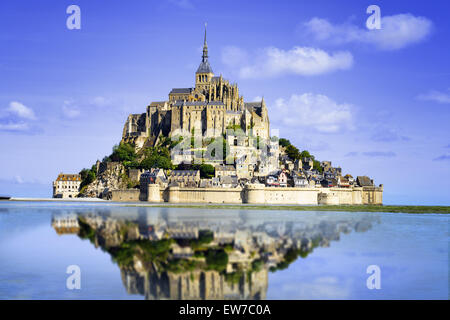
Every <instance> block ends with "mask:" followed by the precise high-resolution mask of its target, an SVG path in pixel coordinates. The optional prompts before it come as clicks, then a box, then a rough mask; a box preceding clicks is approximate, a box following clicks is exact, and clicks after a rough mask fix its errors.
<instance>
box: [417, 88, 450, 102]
mask: <svg viewBox="0 0 450 320" xmlns="http://www.w3.org/2000/svg"><path fill="white" fill-rule="evenodd" d="M417 98H418V99H419V100H424V101H434V102H437V103H450V90H448V91H447V92H440V91H436V90H432V91H430V92H428V93H425V94H420V95H419V96H418V97H417Z"/></svg>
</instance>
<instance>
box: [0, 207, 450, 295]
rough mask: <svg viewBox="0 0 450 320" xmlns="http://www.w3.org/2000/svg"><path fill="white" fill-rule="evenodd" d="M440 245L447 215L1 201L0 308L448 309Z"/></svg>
mask: <svg viewBox="0 0 450 320" xmlns="http://www.w3.org/2000/svg"><path fill="white" fill-rule="evenodd" d="M448 244H449V233H448V218H447V216H446V215H434V214H427V215H415V214H389V213H357V212H348V213H346V212H295V211H278V212H275V211H258V210H220V209H215V210H210V209H208V210H206V209H189V208H168V207H165V208H156V207H147V208H143V207H123V206H120V205H105V204H82V203H45V202H43V203H36V202H34V203H26V202H17V203H15V202H3V203H0V299H448V288H449V279H448V270H449V259H448ZM70 265H76V266H78V267H79V268H80V271H81V275H80V278H79V279H80V285H81V289H79V290H77V289H74V290H70V289H68V287H67V279H68V278H69V277H71V274H68V273H66V271H67V267H68V266H70ZM370 265H376V266H378V267H379V268H380V271H381V274H380V285H381V288H380V289H372V290H369V289H368V288H367V284H366V282H367V278H368V277H369V276H370V274H367V272H366V270H367V267H368V266H370Z"/></svg>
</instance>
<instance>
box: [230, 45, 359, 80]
mask: <svg viewBox="0 0 450 320" xmlns="http://www.w3.org/2000/svg"><path fill="white" fill-rule="evenodd" d="M222 62H223V63H224V64H226V65H228V66H230V67H232V68H234V69H236V70H237V71H238V73H239V75H240V76H241V77H242V78H270V77H276V76H280V75H284V74H297V75H303V76H313V75H319V74H324V73H329V72H333V71H336V70H346V69H349V68H351V67H352V65H353V56H352V54H351V53H350V52H348V51H339V52H335V53H328V52H326V51H324V50H321V49H317V48H311V47H294V48H292V49H290V50H283V49H279V48H276V47H268V48H264V49H261V50H258V51H257V52H256V53H255V55H254V56H251V55H250V54H249V53H247V52H246V51H245V50H243V49H240V48H237V47H226V48H225V49H224V50H223V52H222Z"/></svg>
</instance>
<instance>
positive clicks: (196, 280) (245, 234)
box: [52, 208, 376, 300]
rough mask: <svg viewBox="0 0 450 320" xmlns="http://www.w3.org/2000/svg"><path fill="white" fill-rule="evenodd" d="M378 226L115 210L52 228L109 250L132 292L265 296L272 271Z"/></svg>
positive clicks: (348, 220) (254, 214) (275, 215)
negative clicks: (353, 232)
mask: <svg viewBox="0 0 450 320" xmlns="http://www.w3.org/2000/svg"><path fill="white" fill-rule="evenodd" d="M374 222H376V221H375V218H374V217H373V216H368V215H361V214H355V215H350V216H345V217H343V216H342V215H336V214H333V213H323V212H322V213H319V212H318V213H311V212H308V213H306V212H305V213H295V214H293V213H291V212H286V213H283V212H269V211H263V212H261V211H251V210H250V211H248V210H247V211H237V210H236V211H235V210H223V211H219V210H217V211H207V210H194V209H176V210H174V209H173V208H171V209H168V208H132V209H131V212H130V208H126V210H124V209H123V208H108V209H106V210H105V209H103V210H96V211H94V212H89V213H88V212H85V211H80V212H70V213H67V214H57V215H54V216H53V219H52V226H53V228H54V229H55V231H56V232H57V233H58V234H60V235H62V234H76V235H78V237H80V238H81V239H87V240H89V241H90V242H91V243H92V244H93V245H94V246H95V247H98V248H101V250H103V251H105V252H107V253H108V254H109V255H110V256H111V259H112V260H113V261H114V262H115V263H116V264H117V265H118V266H119V268H120V270H121V275H122V282H123V284H124V286H125V288H126V290H127V292H128V293H129V294H140V295H143V296H144V297H145V298H146V299H177V300H178V299H265V298H266V292H267V288H268V278H269V272H277V271H279V270H284V269H287V268H288V267H289V265H290V264H291V263H293V262H294V261H296V260H297V259H303V258H307V256H308V255H310V254H311V253H312V252H313V251H314V249H315V248H317V247H327V246H329V245H330V242H332V241H338V240H339V238H340V235H341V233H344V234H345V233H349V232H351V231H356V232H364V231H367V230H369V229H370V228H371V227H372V225H373V223H374Z"/></svg>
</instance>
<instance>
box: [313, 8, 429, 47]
mask: <svg viewBox="0 0 450 320" xmlns="http://www.w3.org/2000/svg"><path fill="white" fill-rule="evenodd" d="M304 26H305V27H306V32H307V34H310V35H312V36H313V37H314V38H315V39H316V40H318V41H326V42H327V43H333V44H342V43H350V42H359V43H366V44H371V45H374V46H375V47H377V48H378V49H381V50H397V49H401V48H404V47H406V46H408V45H411V44H414V43H418V42H420V41H423V40H424V39H426V38H427V37H428V36H429V35H430V34H431V31H432V29H433V23H432V22H431V20H429V19H427V18H425V17H416V16H414V15H412V14H410V13H406V14H397V15H392V16H382V17H381V29H380V30H368V29H366V28H363V27H359V26H356V25H354V24H350V23H345V24H332V23H330V22H329V21H328V20H326V19H322V18H317V17H315V18H312V19H311V20H309V21H308V22H306V23H305V24H304Z"/></svg>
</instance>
